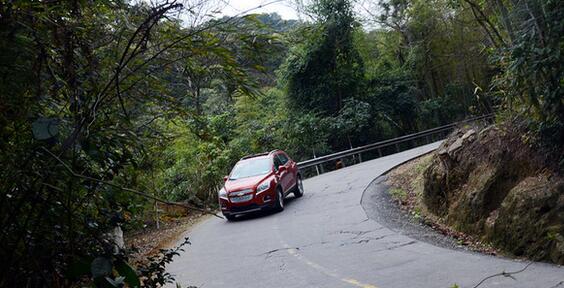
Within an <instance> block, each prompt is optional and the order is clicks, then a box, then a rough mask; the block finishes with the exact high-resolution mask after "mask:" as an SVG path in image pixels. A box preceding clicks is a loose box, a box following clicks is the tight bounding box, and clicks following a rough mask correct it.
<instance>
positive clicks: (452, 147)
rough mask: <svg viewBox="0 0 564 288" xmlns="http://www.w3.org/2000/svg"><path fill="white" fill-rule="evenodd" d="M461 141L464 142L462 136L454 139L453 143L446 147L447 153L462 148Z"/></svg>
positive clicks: (450, 153) (449, 153)
mask: <svg viewBox="0 0 564 288" xmlns="http://www.w3.org/2000/svg"><path fill="white" fill-rule="evenodd" d="M462 143H464V140H463V139H462V138H458V139H456V141H454V143H452V144H451V145H450V146H449V147H448V151H447V152H448V155H452V154H453V153H454V151H456V150H458V149H460V148H462Z"/></svg>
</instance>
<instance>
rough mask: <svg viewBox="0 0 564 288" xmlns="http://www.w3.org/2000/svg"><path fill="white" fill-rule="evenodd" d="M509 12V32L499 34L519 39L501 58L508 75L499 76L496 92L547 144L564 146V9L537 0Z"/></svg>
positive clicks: (512, 40)
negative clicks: (529, 121)
mask: <svg viewBox="0 0 564 288" xmlns="http://www.w3.org/2000/svg"><path fill="white" fill-rule="evenodd" d="M508 9H509V12H508V13H509V15H508V16H507V17H508V19H507V22H506V26H501V25H500V27H499V29H500V30H506V31H507V33H509V31H512V33H514V34H511V35H513V37H510V40H509V41H510V43H508V44H507V45H506V46H505V47H503V48H502V49H499V50H497V51H496V53H495V61H496V62H495V63H496V64H497V65H498V66H499V67H500V69H502V71H503V73H500V74H498V75H497V76H496V81H495V85H494V89H495V91H496V93H497V95H499V96H500V97H501V98H502V99H503V100H504V101H505V103H507V105H509V107H510V109H512V110H514V111H517V112H518V113H520V114H522V115H525V116H526V117H527V118H528V119H530V120H532V122H533V123H532V126H533V127H534V128H535V130H538V131H539V132H540V134H541V135H542V136H543V139H545V140H549V141H551V142H552V143H553V145H560V144H561V143H562V142H563V141H564V124H563V123H564V94H563V93H564V92H563V88H562V87H563V83H564V82H563V81H562V79H564V75H563V70H562V63H563V61H564V60H563V56H562V47H563V44H564V40H563V39H564V38H563V35H564V24H563V23H562V18H563V17H564V8H562V3H561V2H560V1H537V0H531V1H523V2H522V3H516V4H514V5H513V6H511V7H509V8H508ZM502 17H503V15H502ZM509 41H508V42H509Z"/></svg>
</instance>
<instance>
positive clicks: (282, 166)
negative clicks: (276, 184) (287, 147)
mask: <svg viewBox="0 0 564 288" xmlns="http://www.w3.org/2000/svg"><path fill="white" fill-rule="evenodd" d="M284 171H286V166H284V165H280V166H278V173H282V172H284Z"/></svg>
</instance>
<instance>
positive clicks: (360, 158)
mask: <svg viewBox="0 0 564 288" xmlns="http://www.w3.org/2000/svg"><path fill="white" fill-rule="evenodd" d="M358 163H362V156H360V153H358Z"/></svg>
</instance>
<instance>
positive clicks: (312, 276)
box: [167, 143, 564, 288]
mask: <svg viewBox="0 0 564 288" xmlns="http://www.w3.org/2000/svg"><path fill="white" fill-rule="evenodd" d="M437 146H438V143H433V144H430V145H426V146H422V147H419V148H415V149H412V150H409V151H405V152H402V153H398V154H394V155H390V156H386V157H383V158H379V159H376V160H372V161H368V162H364V163H362V164H359V165H355V166H351V167H347V168H344V169H340V170H337V171H333V172H330V173H326V174H323V175H320V176H317V177H313V178H310V179H307V180H306V181H304V186H305V194H304V197H302V198H299V199H295V200H294V199H293V198H292V196H289V198H287V199H286V208H285V210H284V211H283V212H281V213H275V214H266V215H258V216H250V217H246V218H245V219H242V220H239V221H235V222H227V221H225V220H221V219H217V218H215V217H211V218H208V219H207V220H205V221H203V222H201V223H200V224H198V225H196V226H195V227H194V228H193V229H192V230H191V231H190V232H188V234H187V236H189V237H190V239H191V242H192V245H191V246H188V247H187V248H186V252H183V253H182V254H181V255H180V256H179V257H178V258H176V260H175V261H174V262H173V263H171V264H170V266H168V269H167V271H168V272H169V273H171V274H173V275H175V277H176V280H177V281H178V282H179V283H181V284H182V285H184V286H186V285H195V286H198V287H205V288H210V287H364V288H374V287H379V288H388V287H444V288H447V287H451V286H452V285H453V284H455V283H456V284H458V285H459V286H460V287H473V286H474V285H475V284H477V282H479V281H480V280H481V279H483V278H484V277H486V276H488V275H491V274H494V273H498V272H502V271H507V272H509V271H516V270H519V269H521V268H523V267H524V266H525V263H523V262H520V261H514V260H509V259H503V258H496V257H491V256H486V255H480V254H476V253H471V252H465V251H458V250H450V249H446V248H440V247H437V246H433V245H431V244H427V243H424V242H420V241H416V240H414V239H411V238H409V237H407V236H405V235H402V234H400V233H398V232H394V231H392V230H390V229H388V228H386V227H384V226H382V225H380V224H379V223H377V222H375V221H373V220H371V219H368V218H367V217H366V214H365V213H364V211H363V209H362V207H361V205H360V200H361V198H362V193H363V191H364V190H365V188H366V187H367V186H368V185H369V184H370V182H371V181H372V180H373V179H374V178H376V177H377V176H379V175H380V174H382V173H384V172H385V171H386V170H388V169H390V168H392V167H393V166H395V165H397V164H399V163H401V162H404V161H406V160H408V159H411V158H413V157H415V156H418V155H421V154H423V153H426V152H428V151H431V150H433V149H435V148H436V147H437ZM514 278H515V279H511V278H509V277H495V278H492V279H489V280H487V281H486V282H485V283H484V284H483V285H482V286H480V287H546V288H550V287H563V288H564V282H562V281H564V269H563V268H561V267H558V266H555V265H549V264H543V263H534V264H533V265H531V266H529V267H528V268H527V269H526V270H525V271H524V272H522V273H519V274H516V275H514ZM559 283H560V284H559Z"/></svg>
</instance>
